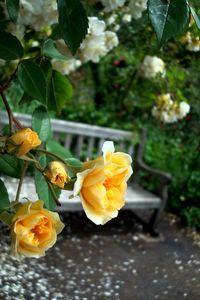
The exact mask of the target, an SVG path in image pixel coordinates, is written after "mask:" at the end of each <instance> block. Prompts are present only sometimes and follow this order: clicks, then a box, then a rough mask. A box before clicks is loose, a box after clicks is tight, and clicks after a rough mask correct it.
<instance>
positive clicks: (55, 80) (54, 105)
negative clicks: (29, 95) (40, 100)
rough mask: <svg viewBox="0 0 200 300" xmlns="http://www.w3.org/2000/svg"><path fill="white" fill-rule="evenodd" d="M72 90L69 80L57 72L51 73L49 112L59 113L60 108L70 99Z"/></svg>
mask: <svg viewBox="0 0 200 300" xmlns="http://www.w3.org/2000/svg"><path fill="white" fill-rule="evenodd" d="M72 95H73V88H72V85H71V83H70V82H69V80H68V79H67V78H66V77H65V76H64V75H62V74H61V73H60V72H58V71H55V70H54V71H53V73H52V78H51V81H50V89H49V99H48V100H49V101H48V107H49V109H50V110H56V111H57V112H58V113H60V112H61V110H62V108H63V107H64V106H65V105H66V103H67V102H69V100H70V99H71V97H72Z"/></svg>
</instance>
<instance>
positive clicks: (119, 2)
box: [101, 0, 126, 11]
mask: <svg viewBox="0 0 200 300" xmlns="http://www.w3.org/2000/svg"><path fill="white" fill-rule="evenodd" d="M101 2H102V4H103V6H104V7H105V11H112V10H115V9H117V8H119V7H122V6H123V5H124V3H125V2H126V0H101Z"/></svg>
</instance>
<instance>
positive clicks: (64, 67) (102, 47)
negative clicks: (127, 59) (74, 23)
mask: <svg viewBox="0 0 200 300" xmlns="http://www.w3.org/2000/svg"><path fill="white" fill-rule="evenodd" d="M88 20H89V28H88V34H87V35H86V37H85V39H84V40H83V42H82V44H81V46H80V48H79V50H78V52H77V54H76V58H71V59H69V60H66V61H63V60H57V59H53V60H52V65H53V67H54V68H55V69H56V70H58V71H60V72H62V73H63V74H66V75H68V74H69V73H71V72H73V71H75V70H76V69H77V68H78V67H80V66H81V65H82V63H86V62H88V61H92V62H94V63H98V62H99V61H100V59H101V58H102V57H103V56H105V55H106V54H107V53H108V52H109V51H111V50H112V49H113V48H114V47H116V46H117V45H118V44H119V40H118V37H117V34H116V33H115V32H113V31H110V30H106V24H105V22H104V21H103V20H99V19H98V18H97V17H89V18H88ZM56 44H57V48H58V50H59V51H60V52H61V53H62V54H64V55H67V56H69V55H70V54H69V50H68V48H67V46H66V45H65V43H64V42H63V41H62V40H58V41H57V43H56Z"/></svg>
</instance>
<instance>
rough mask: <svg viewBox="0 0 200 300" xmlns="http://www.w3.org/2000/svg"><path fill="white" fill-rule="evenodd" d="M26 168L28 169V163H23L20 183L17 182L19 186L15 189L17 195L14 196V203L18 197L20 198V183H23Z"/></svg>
mask: <svg viewBox="0 0 200 300" xmlns="http://www.w3.org/2000/svg"><path fill="white" fill-rule="evenodd" d="M27 167H28V161H25V162H24V165H23V169H22V173H21V177H20V181H19V184H18V188H17V194H16V198H15V201H16V202H18V201H19V196H20V192H21V188H22V183H23V179H24V176H25V173H26V170H27Z"/></svg>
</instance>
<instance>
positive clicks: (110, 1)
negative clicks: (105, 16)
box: [101, 0, 147, 23]
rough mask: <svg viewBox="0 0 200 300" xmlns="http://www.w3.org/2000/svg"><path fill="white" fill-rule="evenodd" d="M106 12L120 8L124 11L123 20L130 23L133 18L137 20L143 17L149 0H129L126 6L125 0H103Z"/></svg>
mask: <svg viewBox="0 0 200 300" xmlns="http://www.w3.org/2000/svg"><path fill="white" fill-rule="evenodd" d="M101 2H102V4H103V6H104V7H105V11H106V12H111V11H113V10H117V9H119V8H120V12H122V13H124V16H123V17H122V21H123V22H124V23H128V22H130V21H131V20H132V18H133V19H135V20H137V19H140V18H141V17H142V13H143V12H144V11H145V10H146V9H147V0H134V1H129V2H128V4H127V5H126V6H125V4H126V1H125V0H101Z"/></svg>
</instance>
